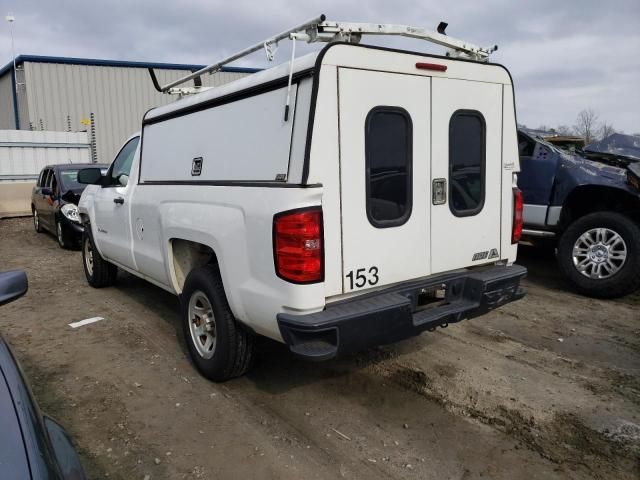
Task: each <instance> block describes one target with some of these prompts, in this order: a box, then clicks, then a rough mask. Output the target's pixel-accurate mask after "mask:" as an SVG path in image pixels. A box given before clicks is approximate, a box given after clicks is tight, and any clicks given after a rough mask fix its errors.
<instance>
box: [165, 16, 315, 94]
mask: <svg viewBox="0 0 640 480" xmlns="http://www.w3.org/2000/svg"><path fill="white" fill-rule="evenodd" d="M325 18H326V17H325V16H324V15H320V16H318V17H315V18H312V19H310V20H307V21H306V22H304V23H301V24H300V25H298V26H296V27H294V28H290V29H289V30H286V31H284V32H282V33H279V34H277V35H275V36H273V37H271V38H268V39H267V40H265V41H263V42H259V43H256V44H255V45H252V46H250V47H248V48H245V49H244V50H241V51H239V52H238V53H235V54H233V55H231V56H229V57H227V58H225V59H224V60H221V61H219V62H216V63H213V64H211V65H208V66H206V67H204V68H201V69H200V70H198V71H197V72H193V73H192V74H191V75H186V76H184V77H182V78H179V79H178V80H176V81H174V82H171V83H168V84H166V85H164V86H163V87H161V88H162V91H163V92H165V93H166V92H168V91H169V89H170V88H173V87H177V86H178V85H181V84H183V83H185V82H188V81H189V80H192V79H194V78H196V77H199V76H200V75H204V74H205V73H209V74H211V73H215V72H216V71H218V70H220V69H221V68H222V67H223V66H224V65H226V64H227V63H231V62H233V61H235V60H238V59H239V58H242V57H246V56H247V55H249V54H250V53H253V52H257V51H258V50H262V49H263V48H268V47H267V46H268V45H273V44H275V43H277V42H278V41H280V40H283V39H285V38H289V35H290V34H292V33H295V32H300V31H305V30H307V29H308V28H312V27H314V26H316V25H318V24H320V23H322V22H324V20H325Z"/></svg>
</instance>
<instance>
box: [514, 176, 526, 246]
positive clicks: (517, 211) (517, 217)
mask: <svg viewBox="0 0 640 480" xmlns="http://www.w3.org/2000/svg"><path fill="white" fill-rule="evenodd" d="M523 209H524V201H523V200H522V192H521V191H520V189H518V188H514V189H513V230H512V231H511V243H518V242H519V241H520V237H521V236H522V224H523V218H522V211H523Z"/></svg>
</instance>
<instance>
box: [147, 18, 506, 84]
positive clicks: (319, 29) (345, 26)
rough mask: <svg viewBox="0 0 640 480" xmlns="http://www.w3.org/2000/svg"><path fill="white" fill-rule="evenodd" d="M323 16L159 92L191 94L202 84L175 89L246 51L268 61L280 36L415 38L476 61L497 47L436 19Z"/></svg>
mask: <svg viewBox="0 0 640 480" xmlns="http://www.w3.org/2000/svg"><path fill="white" fill-rule="evenodd" d="M325 20H326V17H325V15H319V16H317V17H315V18H312V19H310V20H307V21H306V22H304V23H301V24H300V25H298V26H296V27H293V28H290V29H288V30H285V31H284V32H282V33H279V34H277V35H275V36H273V37H271V38H268V39H267V40H265V41H262V42H259V43H256V44H255V45H252V46H250V47H248V48H245V49H244V50H241V51H239V52H237V53H235V54H233V55H231V56H229V57H227V58H225V59H223V60H221V61H219V62H216V63H213V64H211V65H209V66H207V67H204V68H202V69H200V70H198V71H196V72H193V73H191V74H190V75H186V76H184V77H182V78H179V79H178V80H175V81H173V82H171V83H168V84H166V85H164V86H162V87H160V91H162V92H163V93H178V94H184V93H193V91H198V90H199V89H201V88H203V87H196V88H195V89H194V88H187V89H180V88H175V87H177V86H178V85H181V84H183V83H185V82H188V81H189V80H193V79H195V78H197V77H200V76H201V75H204V74H212V73H215V72H217V71H218V70H220V69H221V68H222V67H223V66H224V65H226V64H228V63H231V62H233V61H235V60H238V59H240V58H242V57H245V56H247V55H249V54H250V53H253V52H256V51H258V50H262V49H264V50H265V51H266V53H267V58H268V59H269V60H272V59H273V54H274V53H275V50H276V48H277V43H278V42H279V41H280V40H283V39H285V38H286V39H291V40H303V41H306V42H307V43H314V42H334V41H343V42H351V43H358V42H359V41H360V39H361V38H362V35H391V36H402V37H410V38H417V39H420V40H425V41H428V42H431V43H435V44H437V45H441V46H444V47H447V48H448V50H447V56H451V57H461V58H467V59H471V60H476V61H480V62H486V61H488V60H489V55H491V54H492V53H493V52H495V51H496V50H497V49H498V46H497V45H494V46H493V47H490V48H483V47H479V46H477V45H474V44H472V43H469V42H465V41H463V40H458V39H456V38H453V37H450V36H448V35H446V34H445V33H444V32H445V28H446V27H447V24H446V23H444V22H440V25H438V31H437V32H435V31H432V30H427V29H425V28H421V27H411V26H407V25H391V24H379V23H350V22H328V21H325Z"/></svg>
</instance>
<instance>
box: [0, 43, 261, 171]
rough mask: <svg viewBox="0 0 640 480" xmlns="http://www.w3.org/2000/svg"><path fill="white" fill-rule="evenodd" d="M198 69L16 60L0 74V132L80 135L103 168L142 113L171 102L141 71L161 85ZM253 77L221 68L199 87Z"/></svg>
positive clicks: (94, 61) (51, 59) (245, 71)
mask: <svg viewBox="0 0 640 480" xmlns="http://www.w3.org/2000/svg"><path fill="white" fill-rule="evenodd" d="M202 67H203V66H202V65H183V64H169V63H146V62H128V61H115V60H97V59H87V58H66V57H45V56H35V55H20V56H18V57H16V76H15V77H14V75H13V63H10V64H8V65H6V66H5V67H4V68H1V69H0V130H2V129H21V130H53V131H82V130H86V131H87V132H89V135H90V140H91V142H92V144H93V147H94V149H95V152H96V155H95V160H96V161H98V162H104V163H109V162H110V161H111V160H112V158H113V156H114V155H115V153H116V152H117V150H118V148H119V147H120V146H121V145H122V143H123V142H124V140H125V139H126V138H127V137H128V136H129V135H131V134H132V133H134V132H136V131H138V130H140V125H141V119H142V115H143V114H144V113H145V112H146V111H147V110H149V109H150V108H152V107H155V106H159V105H164V104H167V103H169V102H172V101H175V100H176V97H175V96H170V95H163V94H161V93H158V92H157V91H156V90H155V89H154V88H153V84H152V82H151V80H150V78H149V73H148V70H147V69H148V68H153V69H154V70H155V72H156V75H157V76H158V80H159V81H160V82H161V83H163V84H164V83H168V82H169V81H171V80H175V79H177V78H179V77H181V76H184V75H185V71H194V70H198V69H200V68H202ZM255 71H256V69H251V68H237V67H225V68H223V69H222V70H221V71H220V72H217V73H215V74H213V75H207V76H205V77H203V78H202V84H203V85H204V86H218V85H222V84H224V83H228V82H230V81H233V80H236V79H238V78H240V77H243V76H245V75H248V74H250V73H254V72H255ZM14 78H15V80H14ZM16 80H17V85H16ZM16 87H17V88H16Z"/></svg>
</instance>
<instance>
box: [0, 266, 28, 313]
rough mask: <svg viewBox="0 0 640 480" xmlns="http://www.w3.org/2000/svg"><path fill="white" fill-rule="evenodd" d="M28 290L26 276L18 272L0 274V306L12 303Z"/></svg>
mask: <svg viewBox="0 0 640 480" xmlns="http://www.w3.org/2000/svg"><path fill="white" fill-rule="evenodd" d="M28 288H29V282H28V281H27V274H26V273H24V272H22V271H20V270H13V271H10V272H1V273H0V305H4V304H5V303H9V302H12V301H14V300H16V299H18V298H20V297H21V296H23V295H24V294H25V293H27V289H28Z"/></svg>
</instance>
